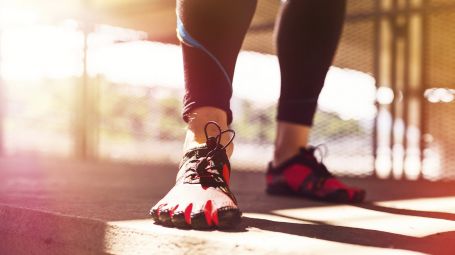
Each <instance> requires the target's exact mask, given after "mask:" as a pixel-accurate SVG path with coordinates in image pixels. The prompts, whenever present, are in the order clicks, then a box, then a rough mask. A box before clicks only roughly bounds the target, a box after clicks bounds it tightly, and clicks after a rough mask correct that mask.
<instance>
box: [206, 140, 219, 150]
mask: <svg viewBox="0 0 455 255" xmlns="http://www.w3.org/2000/svg"><path fill="white" fill-rule="evenodd" d="M206 146H207V149H209V150H213V149H215V148H216V147H217V146H218V141H217V140H216V137H209V138H208V139H207V142H206Z"/></svg>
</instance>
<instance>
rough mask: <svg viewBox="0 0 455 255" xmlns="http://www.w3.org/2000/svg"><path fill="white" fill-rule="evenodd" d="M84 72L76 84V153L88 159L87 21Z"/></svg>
mask: <svg viewBox="0 0 455 255" xmlns="http://www.w3.org/2000/svg"><path fill="white" fill-rule="evenodd" d="M82 29H83V37H84V39H83V40H84V42H83V53H82V54H83V57H82V61H83V73H82V78H81V83H80V84H79V86H76V104H75V119H76V120H75V127H76V128H75V129H76V130H75V154H76V157H77V158H78V159H87V158H88V150H87V114H88V110H89V109H88V99H87V98H88V86H89V85H88V83H89V81H88V74H87V55H88V36H89V33H90V30H89V26H88V24H87V22H84V23H83V28H82Z"/></svg>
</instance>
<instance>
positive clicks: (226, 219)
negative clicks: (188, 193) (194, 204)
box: [150, 207, 242, 229]
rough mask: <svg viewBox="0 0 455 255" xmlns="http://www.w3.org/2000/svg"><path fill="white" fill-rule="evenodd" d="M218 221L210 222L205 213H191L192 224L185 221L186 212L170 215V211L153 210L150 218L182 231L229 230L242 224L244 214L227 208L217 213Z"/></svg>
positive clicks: (235, 209)
mask: <svg viewBox="0 0 455 255" xmlns="http://www.w3.org/2000/svg"><path fill="white" fill-rule="evenodd" d="M216 215H217V216H216V220H211V221H210V222H208V220H207V217H206V215H205V212H204V211H200V212H197V213H191V220H190V223H188V222H187V219H185V213H184V212H175V213H173V214H172V217H171V214H170V211H169V210H162V211H158V210H151V211H150V216H151V217H152V218H153V220H154V221H155V223H157V224H159V225H163V226H168V227H176V228H180V229H190V228H192V229H211V228H217V229H229V228H234V227H235V226H237V225H238V224H239V223H240V222H241V218H242V212H241V211H240V210H239V209H237V208H232V207H225V208H220V209H218V210H217V211H216Z"/></svg>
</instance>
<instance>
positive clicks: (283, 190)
mask: <svg viewBox="0 0 455 255" xmlns="http://www.w3.org/2000/svg"><path fill="white" fill-rule="evenodd" d="M266 193H267V194H269V195H274V196H287V197H303V198H308V199H311V200H316V201H325V202H331V203H340V204H358V203H362V202H363V201H364V200H365V197H366V192H365V191H364V190H359V191H358V192H355V193H354V196H353V197H352V198H349V194H348V192H347V191H346V190H337V191H335V192H333V193H331V194H329V195H327V196H325V197H318V196H315V195H313V194H309V193H303V192H296V191H294V190H292V189H291V188H290V187H289V186H287V185H273V186H272V185H269V186H267V189H266Z"/></svg>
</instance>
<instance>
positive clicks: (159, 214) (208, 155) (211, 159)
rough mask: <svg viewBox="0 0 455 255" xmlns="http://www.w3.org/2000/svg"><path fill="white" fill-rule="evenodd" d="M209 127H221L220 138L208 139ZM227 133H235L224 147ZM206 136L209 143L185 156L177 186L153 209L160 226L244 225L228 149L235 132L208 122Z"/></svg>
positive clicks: (208, 226)
mask: <svg viewBox="0 0 455 255" xmlns="http://www.w3.org/2000/svg"><path fill="white" fill-rule="evenodd" d="M209 125H214V126H216V127H217V128H218V130H219V133H218V135H217V136H216V137H208V134H207V127H208V126H209ZM225 133H231V134H232V138H231V140H230V141H229V142H228V143H227V144H226V145H224V146H222V145H221V144H220V141H221V136H222V135H223V134H225ZM205 135H206V143H205V144H203V145H201V146H200V147H197V148H193V149H191V150H189V151H187V152H186V153H185V155H184V157H183V159H182V161H181V163H180V167H179V172H178V174H177V180H176V184H175V186H174V187H173V188H172V189H171V190H170V191H169V192H168V193H167V195H166V196H164V198H163V199H161V200H160V201H159V202H158V203H157V204H156V205H155V206H154V207H153V208H152V209H151V210H150V215H151V216H152V217H153V219H154V220H155V222H156V223H158V224H162V225H167V226H175V227H178V228H195V229H205V228H211V227H217V228H229V227H233V226H235V225H237V224H238V223H240V219H241V215H242V213H241V212H240V210H239V208H238V206H237V201H236V199H235V197H234V195H233V194H232V192H231V191H230V189H229V179H230V173H231V167H230V164H229V159H228V157H227V155H226V150H225V149H226V147H227V146H228V145H229V144H230V143H231V142H232V140H233V138H234V135H235V133H234V131H233V130H230V129H229V130H224V131H221V128H220V126H219V125H218V124H217V123H216V122H208V123H207V124H206V125H205Z"/></svg>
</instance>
